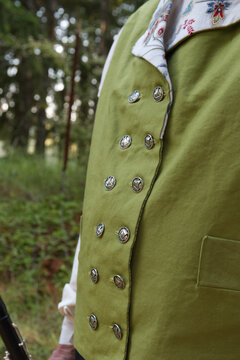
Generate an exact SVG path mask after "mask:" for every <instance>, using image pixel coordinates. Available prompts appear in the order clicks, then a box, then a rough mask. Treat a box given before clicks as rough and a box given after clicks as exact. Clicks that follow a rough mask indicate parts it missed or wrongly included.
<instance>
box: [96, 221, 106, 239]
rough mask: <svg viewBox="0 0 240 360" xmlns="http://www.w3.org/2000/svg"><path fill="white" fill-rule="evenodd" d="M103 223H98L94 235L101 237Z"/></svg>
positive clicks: (103, 227)
mask: <svg viewBox="0 0 240 360" xmlns="http://www.w3.org/2000/svg"><path fill="white" fill-rule="evenodd" d="M104 230H105V225H104V224H103V223H100V224H98V226H97V228H96V236H97V237H101V236H102V235H103V233H104Z"/></svg>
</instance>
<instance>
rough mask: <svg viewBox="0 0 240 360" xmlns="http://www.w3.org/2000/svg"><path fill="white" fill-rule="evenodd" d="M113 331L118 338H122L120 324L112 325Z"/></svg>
mask: <svg viewBox="0 0 240 360" xmlns="http://www.w3.org/2000/svg"><path fill="white" fill-rule="evenodd" d="M113 333H114V335H115V336H116V338H117V339H118V340H121V339H122V336H123V334H122V329H121V328H120V326H119V325H118V324H114V325H113Z"/></svg>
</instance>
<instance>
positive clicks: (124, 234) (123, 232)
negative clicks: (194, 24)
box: [89, 86, 165, 340]
mask: <svg viewBox="0 0 240 360" xmlns="http://www.w3.org/2000/svg"><path fill="white" fill-rule="evenodd" d="M164 96H165V93H164V90H163V88H162V87H160V86H159V87H156V88H155V89H154V91H153V98H154V100H155V101H157V102H159V101H162V100H163V98H164ZM140 98H141V94H140V92H139V91H138V90H135V91H134V92H133V93H132V94H131V95H130V96H129V99H128V101H129V103H135V102H137V101H139V100H140ZM144 142H145V147H146V149H147V150H151V149H152V148H153V147H154V138H153V136H152V135H151V134H147V135H146V136H145V140H144ZM131 144H132V138H131V136H130V135H124V136H123V137H122V139H121V141H120V148H121V149H122V150H126V149H128V148H129V147H130V146H131ZM116 183H117V181H116V178H115V177H114V176H109V177H108V178H107V179H106V180H105V182H104V187H105V189H106V190H107V191H110V190H112V189H114V187H115V186H116ZM143 185H144V184H143V179H142V178H140V177H135V178H134V179H133V180H132V189H133V191H134V192H136V193H139V192H141V191H142V189H143ZM104 231H105V225H104V224H103V223H100V224H98V225H97V227H96V236H97V237H98V238H101V237H102V236H103V234H104ZM117 236H118V240H119V241H120V243H121V244H125V243H127V242H128V241H129V239H130V230H129V229H128V228H127V227H126V226H123V227H121V228H120V229H119V231H118V232H117ZM99 277H100V276H99V272H98V269H96V268H92V269H91V271H90V278H91V281H92V282H93V283H94V284H97V283H98V281H99ZM113 283H114V284H115V286H116V287H117V288H118V289H120V290H123V289H125V287H126V284H125V281H124V279H123V278H122V276H120V275H114V277H113ZM89 325H90V327H91V328H92V330H96V329H97V328H98V319H97V316H96V315H95V314H91V315H90V316H89ZM112 330H113V333H114V335H115V336H116V338H117V339H118V340H121V339H122V336H123V333H122V329H121V327H120V326H119V325H118V324H116V323H115V324H113V326H112Z"/></svg>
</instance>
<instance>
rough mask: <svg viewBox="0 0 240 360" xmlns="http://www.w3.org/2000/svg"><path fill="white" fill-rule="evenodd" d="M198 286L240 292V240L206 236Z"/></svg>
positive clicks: (203, 240) (201, 256) (203, 241)
mask: <svg viewBox="0 0 240 360" xmlns="http://www.w3.org/2000/svg"><path fill="white" fill-rule="evenodd" d="M197 286H198V287H211V288H218V289H224V290H233V291H240V240H232V239H225V238H220V237H214V236H210V235H206V236H204V238H203V239H202V246H201V251H200V258H199V266H198V275H197Z"/></svg>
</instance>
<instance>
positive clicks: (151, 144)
mask: <svg viewBox="0 0 240 360" xmlns="http://www.w3.org/2000/svg"><path fill="white" fill-rule="evenodd" d="M145 146H146V148H147V149H148V150H151V149H152V148H153V147H154V138H153V136H152V135H151V134H147V135H146V136H145Z"/></svg>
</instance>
